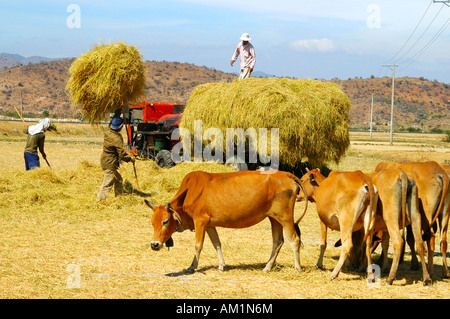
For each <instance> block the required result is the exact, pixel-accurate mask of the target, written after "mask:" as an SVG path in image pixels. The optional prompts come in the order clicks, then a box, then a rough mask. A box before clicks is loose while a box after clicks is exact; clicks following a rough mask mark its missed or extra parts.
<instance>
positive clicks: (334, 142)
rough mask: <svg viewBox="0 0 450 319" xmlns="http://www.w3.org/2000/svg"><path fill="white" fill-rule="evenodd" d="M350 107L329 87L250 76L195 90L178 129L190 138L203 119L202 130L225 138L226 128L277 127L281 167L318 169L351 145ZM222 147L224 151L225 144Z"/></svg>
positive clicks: (317, 82)
mask: <svg viewBox="0 0 450 319" xmlns="http://www.w3.org/2000/svg"><path fill="white" fill-rule="evenodd" d="M350 107H351V103H350V99H349V98H348V96H347V95H346V94H345V93H344V92H342V90H341V89H340V88H339V87H338V85H336V84H333V83H326V82H321V81H316V80H304V79H298V80H295V79H287V78H249V79H246V80H241V81H239V80H236V81H234V82H232V83H208V84H203V85H199V86H197V87H196V88H195V89H194V90H193V92H192V93H191V96H190V99H189V101H188V103H187V105H186V108H185V110H184V113H183V118H182V121H181V123H180V126H181V127H183V128H187V129H188V130H189V131H190V132H191V134H192V136H193V134H194V121H195V120H201V121H202V129H203V132H204V131H205V130H206V129H208V128H212V127H214V128H219V129H220V130H221V131H222V134H223V137H224V139H225V135H226V134H225V132H226V128H242V129H244V130H246V129H248V128H255V129H256V130H257V131H258V129H259V128H267V129H268V130H269V131H270V129H271V128H279V156H280V157H279V160H280V164H283V165H290V166H295V165H297V164H299V163H301V162H302V160H308V161H309V163H311V164H313V165H317V166H322V165H323V164H324V163H326V162H328V161H334V162H336V163H337V162H339V159H340V158H341V157H342V156H343V155H344V154H345V151H346V149H347V148H348V146H349V145H350V140H349V133H348V121H349V109H350ZM269 141H270V139H269ZM204 144H208V141H204ZM223 145H224V151H225V145H226V144H225V141H224V142H223ZM269 152H270V148H269ZM269 155H270V154H269Z"/></svg>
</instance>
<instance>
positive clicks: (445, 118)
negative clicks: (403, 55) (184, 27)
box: [0, 57, 450, 131]
mask: <svg viewBox="0 0 450 319" xmlns="http://www.w3.org/2000/svg"><path fill="white" fill-rule="evenodd" d="M4 58H5V59H11V58H9V57H4ZM11 60H12V59H11ZM72 61H73V59H65V60H56V61H50V62H41V63H37V64H31V63H30V64H25V65H21V66H15V67H12V68H8V69H1V68H0V114H11V115H14V114H15V113H16V112H15V110H14V105H15V106H16V107H17V108H18V109H19V110H20V108H21V106H23V110H24V113H25V115H27V114H32V115H34V116H39V113H40V112H43V111H44V110H46V111H47V112H48V113H49V114H50V117H80V114H79V112H78V110H76V109H74V108H73V107H72V106H71V104H70V101H69V99H68V97H67V95H66V93H65V91H64V87H65V84H66V82H67V78H68V75H67V70H68V68H69V67H70V64H71V63H72ZM146 67H147V69H146V78H147V87H146V90H145V92H146V94H145V99H146V100H154V101H169V102H180V103H186V102H187V101H188V99H189V96H190V93H191V91H192V89H193V88H194V87H195V86H197V85H199V84H202V83H210V82H222V81H232V80H234V79H235V78H236V75H235V74H230V73H225V72H222V71H218V70H215V69H212V68H207V67H200V66H196V65H193V64H189V63H179V62H165V61H160V62H157V61H146ZM264 75H267V74H264ZM269 76H270V75H269ZM391 81H392V80H391V78H388V77H384V78H371V79H361V78H359V79H358V78H355V79H348V80H340V79H334V80H331V81H329V82H334V83H337V84H338V85H339V86H340V87H341V88H342V90H343V91H344V92H346V93H347V94H348V96H349V98H350V100H351V102H352V108H351V111H350V122H351V127H352V128H368V127H369V119H370V117H369V116H370V114H369V110H370V103H371V94H372V92H373V93H374V115H373V119H374V122H375V123H376V128H378V129H381V130H384V129H387V128H388V124H389V121H390V108H391V93H392V91H391ZM449 87H450V85H448V84H445V83H440V82H437V81H429V80H427V79H424V78H410V77H402V78H397V79H396V82H395V112H394V124H395V126H394V127H395V129H396V130H398V129H400V128H404V129H406V128H409V127H413V128H414V127H416V128H420V129H422V128H423V129H425V130H427V131H430V130H431V129H441V130H450V96H449V94H448V92H449V90H448V89H449Z"/></svg>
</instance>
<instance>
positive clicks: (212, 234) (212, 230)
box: [206, 227, 225, 271]
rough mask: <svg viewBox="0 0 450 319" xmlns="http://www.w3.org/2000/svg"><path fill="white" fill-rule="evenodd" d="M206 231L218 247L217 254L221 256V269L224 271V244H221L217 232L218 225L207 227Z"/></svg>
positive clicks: (215, 246)
mask: <svg viewBox="0 0 450 319" xmlns="http://www.w3.org/2000/svg"><path fill="white" fill-rule="evenodd" d="M206 232H207V233H208V236H209V239H211V242H212V244H213V246H214V248H216V251H217V256H218V257H219V271H223V269H224V267H225V261H224V260H223V255H222V245H221V244H220V239H219V234H218V233H217V230H216V227H209V228H206Z"/></svg>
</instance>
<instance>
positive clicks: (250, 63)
mask: <svg viewBox="0 0 450 319" xmlns="http://www.w3.org/2000/svg"><path fill="white" fill-rule="evenodd" d="M239 55H240V56H241V69H244V68H252V69H253V68H254V67H255V62H256V55H255V48H253V45H251V43H250V42H248V43H247V44H246V45H244V44H243V43H242V42H239V44H238V45H237V46H236V50H235V51H234V54H233V57H232V58H231V61H236V60H237V58H238V56H239Z"/></svg>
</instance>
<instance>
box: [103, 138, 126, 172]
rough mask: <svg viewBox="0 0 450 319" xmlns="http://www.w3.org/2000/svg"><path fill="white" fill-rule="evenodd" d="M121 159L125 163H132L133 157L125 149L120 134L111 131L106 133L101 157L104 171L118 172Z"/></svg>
mask: <svg viewBox="0 0 450 319" xmlns="http://www.w3.org/2000/svg"><path fill="white" fill-rule="evenodd" d="M119 159H120V160H122V161H125V162H129V161H131V156H130V155H128V153H127V152H126V151H125V148H124V147H123V138H122V135H121V134H120V133H119V132H115V131H113V130H111V129H107V130H106V131H105V139H104V144H103V152H102V155H101V156H100V164H101V166H102V169H103V170H106V169H108V170H116V169H118V168H119Z"/></svg>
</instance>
